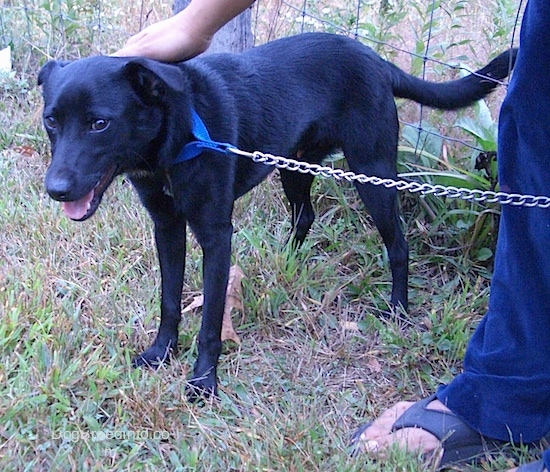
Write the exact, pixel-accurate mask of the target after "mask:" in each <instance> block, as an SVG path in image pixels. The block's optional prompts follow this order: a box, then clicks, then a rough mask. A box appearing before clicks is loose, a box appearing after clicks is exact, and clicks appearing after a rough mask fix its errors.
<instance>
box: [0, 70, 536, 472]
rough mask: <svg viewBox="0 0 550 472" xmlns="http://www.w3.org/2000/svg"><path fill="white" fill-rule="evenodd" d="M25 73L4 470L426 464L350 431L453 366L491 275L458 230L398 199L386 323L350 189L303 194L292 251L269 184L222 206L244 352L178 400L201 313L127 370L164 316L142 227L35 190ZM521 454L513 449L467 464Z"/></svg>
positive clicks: (37, 130) (3, 395)
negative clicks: (163, 361) (396, 285)
mask: <svg viewBox="0 0 550 472" xmlns="http://www.w3.org/2000/svg"><path fill="white" fill-rule="evenodd" d="M33 81H34V78H33V77H32V76H29V75H27V74H16V75H14V76H12V77H11V78H3V79H2V81H1V82H0V84H1V88H0V91H1V100H0V123H1V125H0V129H1V131H0V144H1V148H2V150H1V154H0V180H1V181H2V183H3V186H4V192H2V194H1V195H0V221H2V231H1V232H0V316H1V320H2V321H1V323H0V355H1V358H2V363H1V364H0V451H1V452H0V468H2V470H7V471H11V470H14V471H23V470H32V471H40V470H78V471H81V470H106V469H108V470H131V471H141V470H145V471H148V470H186V471H187V470H189V471H193V470H197V471H210V470H211V471H219V470H229V471H249V470H254V471H256V470H258V471H260V470H261V471H296V472H298V471H317V470H318V471H327V470H329V471H356V470H357V471H359V470H362V471H363V470H367V471H392V472H393V471H406V472H414V471H421V470H426V466H425V465H424V464H423V463H422V461H421V460H420V458H418V457H416V456H415V455H414V454H410V453H404V452H403V451H399V450H392V451H390V452H389V454H388V457H387V458H386V460H385V461H384V462H374V461H372V460H371V459H368V458H365V457H360V458H359V459H357V458H353V457H351V456H350V455H349V451H348V439H349V436H350V434H351V432H352V431H353V430H354V429H355V428H356V427H357V426H358V425H359V424H361V423H363V422H364V421H366V420H368V419H370V418H373V417H375V416H377V415H378V414H379V413H380V412H381V411H382V410H383V409H385V408H386V407H388V406H389V405H391V404H393V403H395V402H396V401H399V400H402V399H415V398H419V397H422V396H425V395H427V394H429V393H431V392H432V391H433V390H434V389H435V388H436V387H437V386H438V385H439V384H440V383H444V382H447V381H449V380H450V379H452V378H453V376H454V375H456V373H457V372H459V371H460V369H461V359H462V357H463V354H464V350H465V347H466V344H467V341H468V339H469V337H470V334H471V332H472V330H473V329H474V328H475V325H476V323H477V322H478V320H479V319H480V316H481V315H482V314H483V313H484V311H485V309H486V304H487V296H488V284H489V279H490V261H480V260H477V259H476V258H471V257H470V255H471V251H470V250H469V248H468V247H467V245H466V244H465V243H464V241H467V240H468V234H467V233H468V231H470V229H469V228H467V227H460V225H458V227H457V226H455V225H453V224H452V223H453V221H454V220H453V219H452V218H449V217H447V215H446V214H443V213H442V214H439V215H436V216H437V218H436V219H435V220H434V219H433V215H431V214H429V213H427V212H426V211H425V208H426V206H425V205H423V204H422V200H421V199H419V198H417V197H409V196H403V198H402V204H403V210H404V221H403V223H404V226H405V229H406V233H407V237H408V239H409V242H410V245H411V269H410V272H411V282H410V296H411V309H410V312H409V313H408V314H404V313H399V314H398V315H396V316H394V317H391V318H384V317H381V316H379V315H380V310H381V309H384V308H386V307H387V302H388V297H389V291H390V285H389V281H390V276H389V268H388V261H387V255H386V253H385V251H384V250H383V249H382V247H381V242H380V238H379V236H378V234H377V232H376V231H375V230H374V229H373V227H372V225H371V222H370V219H369V217H368V216H367V215H366V214H365V213H364V212H363V211H362V210H361V208H362V207H361V204H360V203H359V201H358V199H357V196H356V193H355V191H354V189H353V188H352V187H351V186H350V185H348V184H338V183H335V182H333V181H330V180H322V179H319V180H317V181H316V182H315V185H314V192H313V194H314V204H315V206H316V208H317V212H318V219H317V221H316V223H315V224H314V227H313V229H312V232H311V234H310V235H309V237H308V239H307V240H306V243H305V244H304V246H303V247H302V248H301V249H300V251H299V252H297V253H295V252H292V251H290V250H289V248H288V247H287V246H285V245H284V242H285V241H286V239H287V234H288V232H289V230H290V228H289V215H288V211H287V208H286V206H285V202H284V199H283V195H282V192H281V190H280V185H279V181H278V176H277V175H276V174H274V175H273V177H272V178H270V179H269V180H268V181H267V182H265V183H263V184H262V185H261V186H260V187H258V188H257V189H255V190H254V191H253V192H251V193H250V194H249V195H246V196H245V197H243V198H242V199H241V200H240V201H239V202H238V203H237V206H236V211H235V234H234V243H233V246H234V250H233V258H234V263H236V264H239V265H240V266H241V267H242V269H243V270H244V272H245V274H246V279H244V282H243V283H244V287H243V301H244V309H243V311H242V312H240V313H236V314H235V317H234V323H235V325H236V328H237V331H238V333H239V335H240V337H241V339H242V344H241V345H237V344H235V343H232V342H228V343H226V344H225V346H224V353H223V355H222V357H221V361H220V366H219V380H220V399H219V400H218V401H213V402H206V403H205V404H202V405H198V404H191V403H189V402H188V401H187V399H186V397H185V381H186V378H187V377H188V375H189V369H190V367H191V366H192V363H193V361H194V359H195V356H196V335H197V332H198V329H199V323H200V310H198V311H197V312H195V313H192V314H190V315H189V316H185V317H184V319H183V320H182V323H181V330H180V339H179V341H180V353H179V355H178V356H177V358H176V359H174V361H173V362H172V364H171V365H170V366H166V367H164V368H161V369H160V370H159V371H158V372H151V371H144V370H134V369H132V368H130V359H131V357H132V356H133V355H134V354H135V353H137V352H141V351H142V350H143V349H144V348H146V347H147V346H148V345H149V343H150V342H151V341H152V338H153V336H154V333H155V330H156V327H157V322H158V304H159V283H160V274H159V270H158V267H157V262H156V255H155V249H154V245H153V231H152V226H151V223H150V222H149V220H148V218H147V216H146V214H145V212H144V210H143V209H142V208H141V206H140V204H139V203H138V200H137V198H136V196H135V195H134V194H133V192H132V190H131V188H130V186H129V185H128V184H127V183H126V182H124V180H123V179H120V180H118V181H117V182H116V183H115V184H114V185H113V186H112V188H111V189H110V190H109V191H108V192H107V195H106V197H105V199H104V202H103V204H102V206H101V208H100V209H99V211H98V213H97V214H96V215H95V216H94V218H92V219H91V220H90V221H88V222H86V223H83V224H79V223H73V222H70V221H68V220H67V219H66V218H65V217H64V216H63V215H62V212H61V210H60V208H59V205H58V204H56V203H55V202H52V201H51V200H50V199H49V198H47V196H46V195H45V193H44V190H43V183H42V181H43V176H44V172H45V169H46V167H47V164H48V146H47V143H46V139H45V136H44V133H43V132H42V130H41V127H40V120H39V115H40V99H39V93H38V91H37V90H36V88H35V87H34V86H33V85H32V83H33ZM339 164H340V163H338V165H339ZM449 206H450V210H448V211H453V208H455V207H453V206H452V204H451V203H449ZM440 211H443V210H440ZM449 235H452V238H449ZM188 254H189V256H188V260H187V275H186V283H185V287H184V303H186V302H187V301H191V300H192V299H193V297H195V296H196V295H198V293H199V292H200V290H201V276H200V251H199V249H198V247H197V245H196V243H195V241H194V239H193V238H192V237H189V239H188ZM528 454H530V453H527V452H526V451H525V450H523V449H515V450H512V451H508V452H507V453H506V454H504V453H503V454H502V455H500V456H499V457H496V458H493V459H492V460H490V461H486V462H483V463H482V464H481V465H480V466H479V467H478V470H486V471H490V470H501V469H503V468H505V467H508V466H511V465H513V464H514V463H515V461H516V460H517V458H518V457H523V460H525V459H526V457H527V456H528ZM428 470H429V469H428Z"/></svg>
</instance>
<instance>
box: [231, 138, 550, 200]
mask: <svg viewBox="0 0 550 472" xmlns="http://www.w3.org/2000/svg"><path fill="white" fill-rule="evenodd" d="M226 152H229V153H232V154H235V155H239V156H243V157H248V158H250V159H252V160H253V161H254V162H257V163H261V164H265V165H269V166H274V167H276V168H278V169H285V170H289V171H292V172H300V173H302V174H312V175H315V176H321V177H325V178H334V179H336V180H347V181H348V182H359V183H362V184H372V185H382V186H384V187H386V188H395V189H397V190H406V191H407V192H410V193H419V194H421V195H434V196H436V197H447V198H458V199H461V200H467V201H472V202H485V203H499V204H501V205H511V206H518V207H519V206H524V207H528V208H532V207H537V208H550V197H546V196H534V195H522V194H517V193H505V192H492V191H489V190H478V189H467V188H458V187H452V186H449V187H446V186H444V185H437V184H436V185H433V184H427V183H419V182H414V181H406V180H394V179H383V178H380V177H375V176H368V175H365V174H356V173H354V172H351V171H345V170H343V169H333V168H331V167H326V166H322V165H319V164H310V163H308V162H302V161H297V160H295V159H288V158H286V157H280V156H274V155H271V154H265V153H262V152H259V151H256V152H246V151H242V150H240V149H237V148H235V147H228V148H227V149H226Z"/></svg>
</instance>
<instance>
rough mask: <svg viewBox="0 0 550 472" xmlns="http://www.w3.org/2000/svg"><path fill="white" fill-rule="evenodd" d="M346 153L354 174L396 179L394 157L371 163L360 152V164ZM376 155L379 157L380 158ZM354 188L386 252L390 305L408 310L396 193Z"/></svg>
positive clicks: (404, 243)
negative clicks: (389, 276)
mask: <svg viewBox="0 0 550 472" xmlns="http://www.w3.org/2000/svg"><path fill="white" fill-rule="evenodd" d="M347 151H348V152H347V154H346V157H347V160H348V163H349V167H350V169H351V170H352V171H353V172H355V173H358V174H359V173H361V174H365V175H375V176H377V177H381V178H395V176H396V172H395V168H394V166H395V161H394V158H393V157H391V158H390V159H388V160H386V161H382V160H381V161H379V162H377V163H374V162H372V161H370V162H369V161H368V159H367V156H366V155H365V149H362V151H363V155H362V158H361V160H358V159H357V158H356V157H355V156H357V154H356V153H353V152H350V151H349V150H347ZM345 152H346V150H345ZM375 155H377V156H380V154H375ZM390 155H391V154H390ZM371 156H372V154H371ZM369 157H370V156H369ZM382 159H383V158H382ZM355 187H356V188H357V190H358V192H359V195H360V196H361V200H363V203H364V204H365V206H366V207H367V210H368V211H369V213H370V215H371V217H372V219H373V221H374V224H375V225H376V227H377V229H378V231H379V233H380V235H381V236H382V240H383V241H384V245H385V246H386V248H387V250H388V257H389V260H390V267H391V273H392V280H393V285H392V294H391V305H392V306H393V307H399V305H401V306H402V307H403V308H404V309H405V310H406V309H407V307H408V297H407V288H408V259H409V249H408V245H407V241H406V240H405V237H404V235H403V231H402V229H401V221H400V218H399V210H398V202H397V191H396V190H395V189H393V188H390V189H388V188H385V187H382V186H375V185H372V184H361V183H357V182H355Z"/></svg>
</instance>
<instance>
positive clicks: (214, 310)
mask: <svg viewBox="0 0 550 472" xmlns="http://www.w3.org/2000/svg"><path fill="white" fill-rule="evenodd" d="M191 226H192V229H193V232H194V233H195V236H196V237H197V240H198V242H199V244H200V245H201V247H202V250H203V278H204V304H203V309H202V323H201V328H200V331H199V338H198V358H197V361H196V363H195V368H194V372H193V378H192V379H191V380H190V381H189V392H188V394H189V397H190V399H192V400H193V399H196V398H197V396H206V397H209V396H211V395H217V374H216V368H217V365H218V359H219V357H220V354H221V349H222V341H221V330H222V321H223V311H224V307H225V295H226V291H227V282H228V279H229V266H230V261H231V236H232V233H233V227H232V225H231V223H230V222H229V223H226V224H214V223H211V222H209V223H208V225H204V224H199V225H197V226H195V225H193V224H192V223H191Z"/></svg>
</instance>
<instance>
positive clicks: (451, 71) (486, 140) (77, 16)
mask: <svg viewBox="0 0 550 472" xmlns="http://www.w3.org/2000/svg"><path fill="white" fill-rule="evenodd" d="M253 8H254V13H253V15H252V18H253V25H252V26H253V31H254V35H255V38H256V43H263V42H265V41H268V40H271V39H274V38H277V37H282V36H288V35H291V34H296V33H302V32H309V31H326V32H333V33H338V34H344V35H347V36H351V37H354V38H356V39H358V40H361V41H362V42H364V43H366V44H367V45H369V46H371V47H372V48H373V49H375V50H376V52H378V53H379V54H380V55H382V56H383V57H385V58H388V59H389V60H392V62H396V63H397V64H398V65H400V66H401V67H402V68H404V69H405V70H407V71H409V72H411V73H412V74H414V75H417V76H421V77H424V78H426V79H430V80H432V79H433V80H444V79H449V78H454V77H456V76H457V75H460V74H461V73H463V72H464V71H470V70H471V69H475V68H477V67H479V66H481V65H483V64H484V63H486V62H487V60H488V59H489V58H490V56H492V55H494V54H497V53H499V52H501V51H502V50H503V49H506V48H508V47H510V46H512V45H514V42H515V38H516V31H517V28H518V26H519V18H520V10H521V8H522V4H521V2H520V3H519V4H518V2H517V1H515V0H470V1H464V0H449V1H442V0H418V1H417V2H410V1H405V0H257V1H256V3H255V5H254V7H253ZM171 10H172V5H171V3H170V2H166V1H154V0H141V2H121V1H120V0H95V1H85V0H23V1H22V2H21V1H20V0H4V3H3V4H2V6H1V10H0V47H7V46H9V47H10V48H11V50H12V54H13V63H14V66H15V67H16V68H17V69H19V70H20V71H22V72H24V73H28V74H31V75H33V74H35V73H36V70H38V68H39V66H40V65H41V64H42V63H43V62H44V61H45V60H46V59H49V58H69V59H70V58H77V57H81V56H86V55H90V54H107V53H110V52H112V51H113V50H116V48H117V47H119V46H120V45H122V44H123V43H124V41H125V39H127V38H128V37H129V36H131V35H132V34H134V33H136V32H137V31H139V30H140V29H142V28H143V27H145V26H147V25H148V24H151V23H152V22H155V21H158V20H160V19H162V18H164V17H167V16H169V15H170V14H171ZM465 64H468V65H469V67H466V66H465ZM502 89H505V87H502ZM503 93H504V92H503V91H502V90H501V91H500V92H499V95H497V97H496V98H495V99H493V100H494V103H492V108H491V103H489V105H490V106H489V108H485V105H484V104H481V105H480V107H481V108H479V109H478V110H477V111H476V112H475V113H476V114H477V115H476V116H475V118H476V120H477V125H478V128H477V129H473V125H472V122H471V121H470V122H469V121H467V120H466V121H465V120H464V119H459V120H456V119H455V118H453V119H452V120H448V119H447V117H446V115H442V114H441V112H440V114H439V115H435V118H432V116H433V115H431V113H433V112H431V111H427V110H425V109H424V108H423V107H422V106H417V105H412V104H409V105H407V106H406V107H403V108H402V110H401V112H400V118H401V122H402V125H403V133H402V134H403V138H404V139H405V141H406V143H405V144H406V147H408V148H409V149H410V150H411V153H410V154H411V155H412V156H413V157H411V158H409V160H408V164H410V165H412V166H413V168H414V169H418V168H423V167H428V166H430V165H432V164H433V163H428V162H427V161H426V156H428V158H427V159H428V160H429V159H432V157H433V156H440V155H442V154H445V153H446V152H447V151H448V150H449V149H451V150H455V149H458V148H460V149H469V152H470V153H471V156H472V159H477V157H478V156H480V155H481V156H485V155H487V154H491V153H493V154H494V151H495V149H496V122H495V121H496V120H495V119H494V116H496V114H497V110H498V105H499V101H500V98H502V96H503ZM427 117H428V118H427ZM480 121H483V125H482V127H481V129H479V122H480ZM433 123H436V124H437V126H434V125H433ZM457 128H461V129H465V130H466V131H467V133H463V132H457V131H456V129H457ZM488 135H489V136H488ZM405 154H406V153H405ZM443 160H445V159H444V158H443ZM411 163H412V164H411ZM408 164H407V165H408ZM405 170H411V167H410V166H409V167H405Z"/></svg>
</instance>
